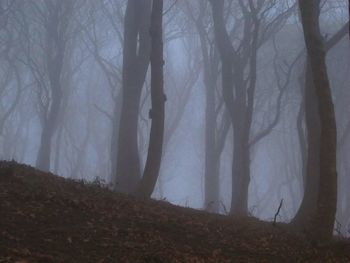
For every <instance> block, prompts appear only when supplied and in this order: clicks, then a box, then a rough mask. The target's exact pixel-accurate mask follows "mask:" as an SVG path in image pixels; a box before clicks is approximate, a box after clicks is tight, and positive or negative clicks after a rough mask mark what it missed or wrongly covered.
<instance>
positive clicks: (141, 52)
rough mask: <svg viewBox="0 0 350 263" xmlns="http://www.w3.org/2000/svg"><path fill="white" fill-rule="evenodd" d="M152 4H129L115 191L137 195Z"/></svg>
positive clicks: (135, 0) (131, 0) (131, 1)
mask: <svg viewBox="0 0 350 263" xmlns="http://www.w3.org/2000/svg"><path fill="white" fill-rule="evenodd" d="M150 9H151V1H148V0H129V1H128V4H127V8H126V12H125V22H124V49H123V76H122V78H123V87H122V100H123V102H122V108H121V115H120V123H119V134H118V144H117V145H118V154H117V164H116V165H117V167H116V175H115V176H116V177H115V179H114V180H113V181H114V182H115V186H114V187H115V189H116V190H118V191H121V192H125V193H133V192H135V191H136V188H137V185H138V183H139V180H140V177H141V168H140V158H139V151H138V141H137V130H138V118H139V105H140V97H141V91H142V87H143V84H144V81H145V78H146V73H147V69H148V65H149V57H150V37H149V20H150V11H151V10H150Z"/></svg>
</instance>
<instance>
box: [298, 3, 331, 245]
mask: <svg viewBox="0 0 350 263" xmlns="http://www.w3.org/2000/svg"><path fill="white" fill-rule="evenodd" d="M299 7H300V13H301V20H302V25H303V30H304V38H305V44H306V49H307V53H308V57H309V60H310V67H311V71H312V78H313V83H314V86H315V90H316V95H317V97H316V98H317V101H318V115H319V117H320V126H321V129H320V131H321V135H320V149H319V162H320V165H319V168H320V172H319V185H318V189H319V190H318V196H317V207H316V212H315V215H314V216H313V218H312V219H311V222H312V224H310V225H309V226H308V228H307V232H309V234H310V235H311V236H312V237H313V238H316V239H320V240H329V239H330V238H331V237H332V234H333V226H334V221H335V213H336V207H337V171H336V148H337V131H336V122H335V113H334V105H333V102H332V95H331V89H330V84H329V80H328V73H327V67H326V60H325V58H326V52H325V49H324V46H323V41H322V37H321V33H320V25H319V13H320V0H312V1H311V0H310V1H304V0H299Z"/></svg>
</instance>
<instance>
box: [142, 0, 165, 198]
mask: <svg viewBox="0 0 350 263" xmlns="http://www.w3.org/2000/svg"><path fill="white" fill-rule="evenodd" d="M162 18H163V0H153V6H152V16H151V28H150V35H151V40H152V41H151V100H152V108H151V109H150V112H149V115H150V116H149V117H150V118H151V119H152V126H151V132H150V140H149V146H148V155H147V160H146V166H145V170H144V173H143V176H142V179H141V181H140V185H139V188H138V191H137V195H138V196H141V197H147V198H150V197H151V194H152V192H153V189H154V187H155V185H156V182H157V178H158V174H159V169H160V164H161V159H162V147H163V138H164V104H165V100H166V99H165V94H164V88H163V86H164V83H163V65H164V60H163V40H162V37H163V30H162V21H163V19H162Z"/></svg>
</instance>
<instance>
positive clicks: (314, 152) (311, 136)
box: [292, 24, 348, 229]
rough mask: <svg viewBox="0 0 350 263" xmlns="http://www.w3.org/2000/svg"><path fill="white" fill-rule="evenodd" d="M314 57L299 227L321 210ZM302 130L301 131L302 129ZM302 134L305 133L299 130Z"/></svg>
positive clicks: (307, 87) (295, 220)
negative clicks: (319, 200) (319, 203)
mask: <svg viewBox="0 0 350 263" xmlns="http://www.w3.org/2000/svg"><path fill="white" fill-rule="evenodd" d="M347 27H348V25H347V24H345V25H344V26H342V28H340V29H339V30H338V32H337V33H335V34H334V35H333V36H332V37H331V38H330V39H329V40H328V41H327V42H325V44H324V48H325V56H326V54H327V52H328V51H329V50H330V49H331V48H333V47H334V46H335V45H336V44H337V43H339V41H340V40H341V39H342V38H343V37H344V36H345V35H346V32H347ZM310 63H311V62H310V59H307V61H306V71H305V85H304V100H305V102H304V108H305V121H306V130H307V147H302V149H301V151H304V153H303V152H302V155H305V156H306V164H305V170H304V169H303V176H304V177H305V178H304V182H305V184H304V197H303V199H302V202H301V205H300V207H299V210H298V211H297V214H296V215H295V217H294V218H293V220H292V224H293V225H295V226H296V227H297V228H300V229H305V228H307V227H308V224H311V220H312V218H313V217H314V216H315V213H316V212H317V200H318V195H319V189H318V188H319V177H320V154H319V152H320V140H321V123H320V116H319V104H318V99H317V93H316V87H315V85H314V82H313V75H312V74H313V72H312V69H311V64H310ZM299 133H300V132H299ZM299 136H302V135H301V134H299Z"/></svg>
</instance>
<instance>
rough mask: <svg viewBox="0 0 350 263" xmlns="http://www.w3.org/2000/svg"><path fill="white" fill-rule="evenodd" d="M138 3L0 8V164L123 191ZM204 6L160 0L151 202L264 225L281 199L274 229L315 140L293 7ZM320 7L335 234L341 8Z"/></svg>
mask: <svg viewBox="0 0 350 263" xmlns="http://www.w3.org/2000/svg"><path fill="white" fill-rule="evenodd" d="M150 2H151V1H146V0H140V1H135V0H129V1H126V0H104V1H96V0H26V1H19V0H18V1H17V0H12V1H8V0H0V60H1V63H0V159H4V160H15V161H17V162H20V163H26V164H29V165H31V166H34V167H37V168H38V169H41V170H44V171H50V172H52V173H54V174H57V175H60V176H63V177H69V178H73V179H75V180H86V181H89V182H98V183H102V184H103V185H105V186H107V187H109V188H110V189H112V190H115V191H119V192H124V193H128V194H133V193H135V191H136V190H135V189H136V188H137V185H138V182H139V180H140V176H142V174H143V170H144V167H145V165H146V162H147V155H148V148H149V140H150V129H151V125H152V120H155V115H154V114H155V113H154V110H153V111H151V110H150V109H151V108H152V103H151V102H152V101H151V99H152V94H151V93H152V92H151V90H152V88H151V66H150V65H149V60H150V52H151V51H150V50H151V44H150V37H149V32H150V29H149V25H150V14H151V4H150ZM210 2H213V1H204V0H177V1H173V0H166V1H164V10H163V34H162V37H163V45H164V47H163V56H164V67H163V70H164V93H165V113H164V114H165V117H164V118H165V124H164V138H163V140H162V159H161V165H160V170H159V175H158V178H157V181H156V182H157V183H156V185H155V187H154V189H153V193H152V197H153V198H155V199H160V200H166V201H168V202H171V203H174V204H177V205H181V206H186V207H193V208H198V209H204V210H207V211H209V212H215V213H221V214H235V213H237V214H240V215H241V214H248V215H253V216H256V217H258V218H261V219H266V220H273V217H274V215H275V212H276V210H277V208H278V206H279V204H280V202H281V200H283V205H282V208H281V212H280V214H279V219H278V220H279V221H284V222H289V221H290V220H292V219H293V218H294V216H295V215H296V213H297V211H298V209H299V207H300V204H301V202H302V199H303V195H304V189H305V180H306V179H305V178H306V173H307V172H306V170H307V168H306V167H307V165H306V160H307V155H308V152H309V155H310V156H311V154H312V153H310V151H308V149H309V150H310V146H309V147H308V140H309V144H310V145H311V142H310V140H311V139H312V138H314V137H310V138H311V139H310V138H309V139H308V134H309V135H310V134H312V133H311V131H309V133H308V132H307V124H306V118H308V117H307V116H305V111H307V108H308V105H311V104H308V102H307V103H306V104H305V103H304V102H305V100H307V98H305V94H304V89H305V86H307V76H306V71H307V66H306V63H307V53H306V48H305V42H304V35H303V28H302V24H301V20H300V14H299V9H298V4H297V3H296V2H295V1H292V0H283V1H276V0H257V1H232V0H229V1H223V2H224V8H223V16H221V17H220V16H216V15H218V14H220V8H219V6H216V4H215V3H210ZM218 2H222V1H218ZM321 2H322V4H321V6H322V8H321V10H320V12H321V14H320V25H321V35H322V40H323V43H324V49H325V50H326V52H327V57H326V58H327V60H326V62H327V71H328V77H329V80H330V86H331V92H332V99H333V103H334V108H335V114H336V127H337V173H338V193H337V195H338V201H337V213H336V220H337V221H336V222H337V224H338V225H337V227H338V228H337V231H339V233H341V234H343V235H349V233H350V192H349V191H348V186H349V185H350V176H349V171H350V162H349V160H350V155H349V153H350V151H349V150H350V136H349V135H350V118H349V116H350V89H349V83H350V79H349V76H350V49H349V35H348V19H349V18H348V7H347V1H345V0H326V1H321ZM128 4H129V7H128V8H129V9H128V10H127V5H128ZM128 12H129V13H128ZM127 14H128V15H129V17H126V15H127ZM221 20H222V21H223V22H224V26H225V28H226V30H227V36H228V38H227V40H228V43H230V45H229V47H230V49H232V50H227V49H226V50H225V47H226V46H225V45H226V44H227V42H225V40H226V39H223V38H222V37H221V36H220V34H222V33H223V32H222V30H221V31H220V25H221ZM127 28H128V29H127ZM127 30H129V31H127ZM215 30H217V31H215ZM128 32H129V33H128ZM133 38H134V42H133ZM135 41H136V42H135ZM220 48H221V49H220ZM225 58H227V59H226V60H227V61H226V60H225ZM225 63H226V64H225ZM230 63H231V64H232V65H231V64H230ZM225 65H231V69H228V70H227V68H225ZM225 74H226V77H225ZM230 81H231V82H230ZM225 83H226V84H225ZM230 83H231V84H230ZM305 83H306V84H305ZM225 85H226V86H225ZM138 93H139V94H138ZM309 102H310V101H309ZM135 114H136V115H135ZM133 116H136V124H135V123H133ZM152 116H153V118H152ZM157 116H158V115H157ZM310 123H311V127H312V125H316V126H314V128H315V129H316V130H317V127H318V126H317V125H319V124H318V122H317V121H315V120H314V119H312V117H310ZM316 132H317V131H316ZM318 132H319V131H318ZM316 137H317V136H316ZM316 139H317V138H316ZM135 151H136V153H135ZM245 189H247V191H248V193H247V196H246V198H244V196H245V193H244V191H245ZM245 203H246V205H245Z"/></svg>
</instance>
